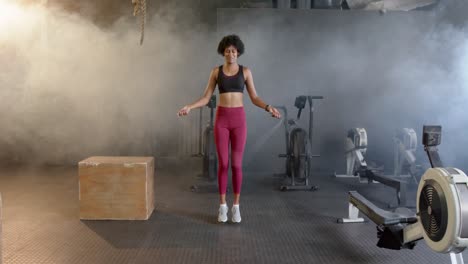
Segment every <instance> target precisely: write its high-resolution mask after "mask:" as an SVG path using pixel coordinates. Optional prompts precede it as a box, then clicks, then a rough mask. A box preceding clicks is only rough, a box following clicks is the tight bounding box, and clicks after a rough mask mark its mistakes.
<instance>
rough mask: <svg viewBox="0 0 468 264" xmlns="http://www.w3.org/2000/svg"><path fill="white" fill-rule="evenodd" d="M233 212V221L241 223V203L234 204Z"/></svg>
mask: <svg viewBox="0 0 468 264" xmlns="http://www.w3.org/2000/svg"><path fill="white" fill-rule="evenodd" d="M231 212H232V219H231V220H232V222H234V223H240V222H241V214H240V209H239V205H238V204H235V205H233V206H232V208H231Z"/></svg>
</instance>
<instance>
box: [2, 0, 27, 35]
mask: <svg viewBox="0 0 468 264" xmlns="http://www.w3.org/2000/svg"><path fill="white" fill-rule="evenodd" d="M23 15H24V12H23V11H22V10H21V8H20V7H19V6H18V5H17V4H15V3H13V2H12V1H8V0H0V29H2V28H4V27H5V26H8V24H10V23H12V22H14V21H15V20H18V19H21V17H22V16H23Z"/></svg>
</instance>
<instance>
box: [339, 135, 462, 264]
mask: <svg viewBox="0 0 468 264" xmlns="http://www.w3.org/2000/svg"><path fill="white" fill-rule="evenodd" d="M441 130H442V128H441V126H424V128H423V144H424V150H425V151H426V153H427V155H428V157H429V161H430V163H431V167H432V168H429V169H428V170H427V171H426V172H425V173H424V175H423V176H422V177H421V179H420V181H419V185H418V192H417V198H416V205H417V213H414V212H412V211H411V210H409V209H407V208H397V210H395V211H394V212H390V211H385V210H383V209H380V208H378V207H377V206H376V205H374V204H373V203H372V202H370V201H369V200H367V199H366V198H364V197H363V196H362V195H360V194H359V193H358V192H356V191H351V192H349V217H348V218H342V219H338V222H340V223H356V222H364V219H363V218H359V212H362V213H363V214H365V215H366V216H367V217H368V218H369V219H370V220H372V221H373V222H374V223H375V224H376V225H377V237H378V238H379V241H378V242H377V246H378V247H381V248H388V249H394V250H400V249H413V248H414V247H415V246H416V243H417V242H418V241H419V240H421V239H424V240H425V242H426V244H427V245H428V246H429V247H430V248H431V249H432V250H434V251H436V252H438V253H449V254H450V260H451V263H453V264H461V263H463V256H462V254H461V252H462V251H464V250H465V249H466V248H467V247H468V220H467V219H468V177H467V176H466V174H465V173H464V172H463V171H461V170H459V169H456V168H450V167H444V165H443V163H442V161H441V160H440V157H439V153H438V151H437V146H438V145H439V144H440V143H441Z"/></svg>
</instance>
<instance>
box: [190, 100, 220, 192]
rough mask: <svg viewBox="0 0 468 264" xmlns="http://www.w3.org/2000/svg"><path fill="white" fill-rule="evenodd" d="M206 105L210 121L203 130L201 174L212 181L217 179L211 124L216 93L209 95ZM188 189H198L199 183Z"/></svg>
mask: <svg viewBox="0 0 468 264" xmlns="http://www.w3.org/2000/svg"><path fill="white" fill-rule="evenodd" d="M206 106H207V107H208V108H210V122H209V123H208V125H207V126H206V128H205V131H204V132H203V153H202V157H203V172H202V175H201V176H202V178H204V179H205V180H206V181H208V182H214V181H215V180H216V179H217V172H218V157H217V154H216V145H215V139H214V124H213V120H214V109H215V108H216V95H213V96H211V99H210V101H209V102H208V104H207V105H206ZM200 124H201V114H200ZM190 189H191V190H192V191H193V192H196V191H199V189H200V185H192V186H191V188H190Z"/></svg>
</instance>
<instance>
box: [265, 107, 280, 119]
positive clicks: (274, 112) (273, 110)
mask: <svg viewBox="0 0 468 264" xmlns="http://www.w3.org/2000/svg"><path fill="white" fill-rule="evenodd" d="M269 110H270V111H268V112H269V113H270V114H271V116H272V117H275V118H278V119H280V118H281V114H280V112H279V111H278V109H276V108H274V107H273V106H270V109H269Z"/></svg>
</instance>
